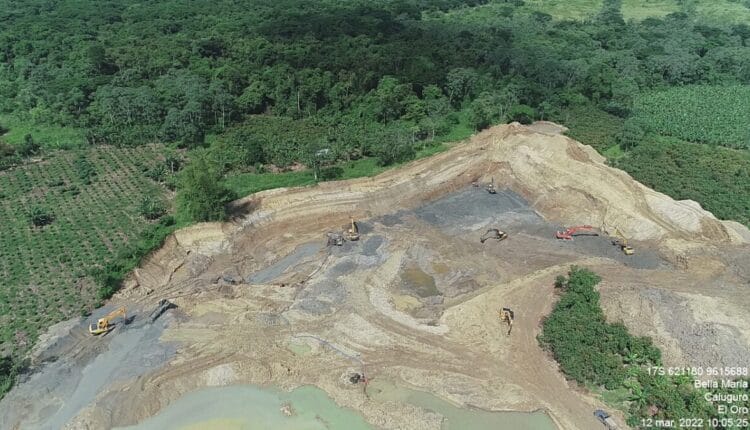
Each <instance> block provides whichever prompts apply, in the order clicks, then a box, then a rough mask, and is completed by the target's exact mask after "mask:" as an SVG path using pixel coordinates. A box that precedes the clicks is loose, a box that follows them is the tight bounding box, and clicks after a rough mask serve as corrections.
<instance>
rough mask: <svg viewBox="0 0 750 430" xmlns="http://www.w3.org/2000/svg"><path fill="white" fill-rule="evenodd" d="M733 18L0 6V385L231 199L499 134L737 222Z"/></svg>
mask: <svg viewBox="0 0 750 430" xmlns="http://www.w3.org/2000/svg"><path fill="white" fill-rule="evenodd" d="M746 16H750V3H749V2H747V1H729V0H716V1H713V0H711V1H709V0H706V1H698V0H674V1H673V0H658V1H653V2H647V4H646V3H643V2H638V1H634V0H625V1H624V2H621V1H620V0H575V1H573V0H571V3H570V4H568V3H566V2H562V1H561V0H548V1H547V0H545V1H536V0H535V1H528V2H524V1H523V0H512V1H508V0H377V1H373V0H367V1H365V0H347V1H340V0H318V1H314V2H313V1H303V0H273V1H272V0H220V1H205V0H191V1H188V0H158V1H157V0H143V1H135V0H118V1H114V0H102V1H97V2H92V1H91V0H54V1H53V0H23V1H20V0H0V184H2V185H3V188H2V189H0V211H2V213H3V214H4V216H5V217H9V218H12V219H13V222H12V223H7V222H5V223H4V227H2V229H3V230H2V233H3V234H2V235H0V256H2V259H0V260H2V261H0V270H1V271H2V274H4V275H5V276H6V279H7V280H9V281H8V282H7V283H8V285H7V288H5V289H4V290H3V291H0V294H1V296H0V297H2V298H3V303H4V305H3V306H0V322H2V330H0V355H6V354H11V355H13V357H14V361H13V362H12V365H9V366H5V365H4V366H2V368H3V369H5V368H8V369H13V371H12V372H11V373H10V374H15V372H17V368H18V366H19V363H20V360H19V359H18V357H20V356H22V354H23V353H24V352H25V351H26V350H28V348H29V347H30V346H31V345H32V344H33V341H34V339H35V338H36V336H37V334H38V332H39V330H41V329H43V328H44V326H45V325H46V324H47V323H48V322H49V321H50V320H55V321H56V320H60V319H63V318H67V317H71V316H73V315H76V314H79V313H83V314H86V313H87V312H88V311H90V310H91V309H92V308H93V307H94V306H96V305H97V304H98V303H99V302H100V301H101V300H103V299H106V298H107V297H109V296H110V295H111V294H112V293H113V292H114V291H116V289H117V288H118V287H119V284H120V282H121V280H122V279H123V276H124V275H125V274H126V273H127V272H128V271H129V270H130V269H132V267H134V266H135V265H136V264H137V263H138V261H139V260H140V258H142V257H143V256H144V255H146V254H147V253H148V252H149V250H150V249H152V248H153V247H154V246H157V245H158V244H159V243H161V241H162V240H163V238H164V237H165V236H166V234H168V233H169V232H170V231H172V230H173V229H174V228H177V227H179V226H182V225H185V224H187V223H190V222H194V221H202V220H214V219H222V218H224V217H225V216H226V210H225V203H226V202H228V201H229V200H230V199H232V198H234V197H237V196H242V195H244V194H247V193H250V192H255V191H258V190H262V189H268V188H273V187H278V186H290V185H310V184H314V183H316V182H318V181H321V180H331V179H337V178H351V177H358V176H365V175H371V174H375V173H377V172H380V171H382V170H383V169H384V168H386V166H392V165H396V164H398V163H400V162H403V161H406V160H409V159H412V158H414V157H419V156H424V155H428V154H430V153H433V152H436V151H439V150H442V149H443V146H442V143H443V142H447V141H452V140H459V139H461V138H464V137H467V136H468V135H470V134H471V133H472V132H474V131H476V130H479V129H482V128H485V127H488V126H490V125H492V124H497V123H502V122H507V121H512V120H516V121H521V122H529V121H532V120H535V119H551V120H555V121H559V122H561V123H563V124H565V125H567V126H568V127H569V128H570V134H571V136H573V137H575V138H578V139H580V140H582V141H583V142H584V143H588V144H591V145H593V146H594V147H595V148H596V149H597V150H599V151H601V152H602V153H603V154H605V155H606V156H607V157H608V158H609V159H610V160H611V162H612V163H613V164H615V165H616V166H618V167H620V168H622V169H624V170H626V171H628V172H630V173H631V174H632V175H634V177H635V178H636V179H638V180H641V181H643V182H644V183H646V184H648V185H649V186H652V187H654V188H655V189H657V190H660V191H663V192H666V193H668V194H670V195H672V196H673V197H675V198H691V199H694V200H697V201H698V202H700V203H701V204H702V205H703V206H704V207H706V208H707V209H709V210H711V211H713V212H714V213H716V214H717V215H718V216H719V217H721V218H728V219H735V220H738V221H740V222H743V223H745V224H748V223H750V207H749V206H748V202H750V173H749V172H750V156H749V155H748V148H749V145H750V129H749V128H748V125H747V119H748V118H750V105H748V98H747V97H746V95H747V86H748V84H750V25H748V23H747V22H746V20H744V17H746ZM730 148H731V149H730ZM50 166H51V167H50ZM717 166H721V167H720V168H717ZM52 167H54V168H52ZM300 169H302V170H300ZM107 216H110V219H117V220H121V221H120V222H118V223H117V225H112V226H107V227H104V226H103V224H102V220H103V219H105V218H106V217H107ZM66 226H75V229H76V231H87V232H90V234H87V235H85V237H72V236H71V235H70V234H68V233H69V232H68V231H67V230H69V228H67V227H66ZM6 229H7V230H8V231H10V230H13V233H12V234H6ZM21 243H29V244H31V245H30V247H29V248H28V252H25V251H24V252H22V251H19V249H20V248H19V247H20V244H21ZM30 254H31V255H30ZM31 257H33V258H31ZM42 271H53V272H51V273H59V276H46V277H43V276H41V275H38V273H41V272H42ZM31 274H34V276H32V275H31ZM29 287H33V289H41V290H43V291H45V292H48V291H54V293H49V294H41V295H36V294H29V293H28V292H27V291H28V290H29ZM73 291H79V292H80V297H81V299H80V301H79V302H75V303H73V299H72V297H73V296H71V294H72V292H73ZM33 309H37V310H39V309H41V311H40V312H37V313H36V314H34V312H33ZM9 315H17V317H10V316H9ZM0 376H2V375H0ZM4 384H5V383H4V382H3V380H0V388H1V387H3V386H4ZM2 391H3V390H2V389H0V393H1V392H2Z"/></svg>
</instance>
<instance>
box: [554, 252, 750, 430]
mask: <svg viewBox="0 0 750 430" xmlns="http://www.w3.org/2000/svg"><path fill="white" fill-rule="evenodd" d="M599 281H600V278H599V276H597V275H596V274H595V273H593V272H591V271H589V270H587V269H583V268H579V267H575V266H574V267H572V268H571V269H570V272H568V276H567V278H565V277H561V276H558V277H557V279H556V280H555V287H556V288H557V290H558V291H560V299H559V301H558V302H557V304H556V305H555V307H554V309H553V311H552V313H551V314H550V315H549V316H548V317H547V318H546V319H545V320H544V322H543V325H542V333H541V335H540V336H539V342H540V344H541V345H542V347H543V348H546V349H547V350H549V351H550V352H551V353H552V355H553V356H554V357H555V360H557V362H558V363H559V364H560V368H561V370H562V371H563V372H564V373H565V374H566V375H567V376H568V377H569V378H570V379H573V380H575V381H576V382H578V383H579V384H581V385H586V386H593V387H594V388H595V389H596V390H597V391H599V392H600V393H601V395H602V397H603V398H609V399H619V401H618V403H617V404H615V405H614V406H616V407H619V408H621V409H623V410H624V411H626V412H627V415H628V425H630V426H632V427H634V428H647V427H648V426H647V425H645V423H646V422H647V421H644V420H647V419H653V420H659V419H664V420H675V422H676V423H677V422H679V421H678V420H679V419H680V418H683V419H697V420H703V423H704V425H703V428H722V429H729V428H738V427H735V423H742V421H741V420H742V419H743V418H746V417H745V416H744V415H743V414H742V413H741V410H740V412H738V413H730V412H727V413H724V414H719V413H718V407H717V405H716V404H712V403H709V402H708V401H706V399H705V393H706V392H705V391H704V390H700V389H696V388H694V384H693V379H692V378H691V377H686V376H684V375H679V376H672V375H669V374H664V375H662V374H660V373H659V372H654V371H653V369H654V367H660V366H661V365H662V362H661V352H660V351H659V349H658V348H656V347H655V346H654V345H653V344H652V342H651V339H649V338H646V337H636V336H632V335H631V334H629V333H628V330H627V329H626V328H625V326H624V325H622V324H612V323H608V322H607V321H606V320H605V317H604V314H603V312H602V309H601V307H600V305H599V293H598V292H597V291H596V289H595V287H596V285H597V284H598V283H599ZM621 391H624V392H625V393H626V395H625V396H624V397H623V396H621V395H620V394H619V393H620V392H621ZM712 393H725V394H729V393H734V394H749V395H750V392H748V390H746V389H720V390H712ZM735 404H737V403H735ZM739 406H740V407H742V406H745V407H748V406H750V402H747V401H740V402H739ZM710 419H718V420H719V421H716V422H715V424H716V425H713V423H712V424H709V423H710V421H709V420H710ZM721 419H725V420H724V421H721ZM726 419H729V420H726Z"/></svg>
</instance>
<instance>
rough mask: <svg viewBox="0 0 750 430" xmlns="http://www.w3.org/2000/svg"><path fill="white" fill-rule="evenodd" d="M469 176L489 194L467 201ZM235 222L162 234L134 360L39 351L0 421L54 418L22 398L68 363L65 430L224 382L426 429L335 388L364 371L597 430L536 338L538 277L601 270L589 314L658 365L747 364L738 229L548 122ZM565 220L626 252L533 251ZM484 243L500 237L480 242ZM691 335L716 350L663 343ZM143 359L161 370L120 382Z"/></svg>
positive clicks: (252, 208) (412, 411) (430, 421)
mask: <svg viewBox="0 0 750 430" xmlns="http://www.w3.org/2000/svg"><path fill="white" fill-rule="evenodd" d="M491 178H494V180H495V183H496V185H497V186H498V188H499V189H501V192H499V193H498V194H495V195H491V194H489V193H487V192H486V191H484V189H483V188H482V187H473V186H472V185H471V184H472V182H475V181H478V182H480V183H486V182H489V181H490V179H491ZM235 212H236V213H237V216H236V218H235V219H234V221H232V222H231V223H226V224H204V225H199V226H195V227H191V228H188V229H185V230H182V231H180V232H177V233H176V234H175V235H174V237H172V238H170V239H169V240H168V242H167V243H166V244H165V246H164V247H163V248H162V249H161V250H159V251H158V252H156V253H155V254H154V255H153V256H152V257H151V258H150V259H149V261H148V262H146V263H145V264H144V265H143V266H142V267H141V268H139V269H138V270H137V271H136V272H135V273H134V275H133V277H132V279H131V280H129V281H128V284H127V287H126V288H125V289H123V291H122V292H121V293H119V294H118V296H117V297H116V298H115V299H114V300H113V303H112V306H115V305H119V304H120V303H128V304H129V306H130V308H131V309H135V310H137V311H139V312H141V315H142V314H143V313H147V312H148V310H150V308H151V307H153V306H154V305H155V304H156V302H158V300H159V299H161V298H168V299H170V300H172V301H174V302H175V303H176V304H177V305H178V309H177V310H174V311H169V313H168V314H167V315H165V317H164V318H165V319H164V321H163V327H161V326H160V328H159V330H160V331H159V337H158V342H157V343H156V344H154V343H149V342H144V343H143V344H136V345H135V346H134V347H132V348H130V346H129V345H130V343H128V344H127V345H128V348H130V349H127V348H123V347H122V345H121V344H122V343H123V342H122V341H120V340H118V339H120V338H121V337H122V335H124V334H126V333H127V331H126V330H123V332H121V333H117V332H115V333H113V336H111V337H110V338H109V339H104V340H101V341H99V340H97V341H92V340H91V339H90V338H88V337H86V336H76V335H68V336H67V337H62V338H59V339H63V340H64V342H57V343H56V344H57V345H59V344H61V343H62V344H65V345H67V347H66V349H63V350H60V351H59V352H60V353H59V354H57V356H58V361H57V363H55V364H54V365H47V366H41V367H40V368H39V373H38V375H40V376H38V377H36V379H33V380H31V381H29V382H27V383H22V384H20V385H19V386H18V387H17V388H16V389H14V391H13V392H11V393H10V394H9V395H8V396H7V397H6V398H5V399H4V400H3V401H2V402H0V416H2V417H3V418H2V420H3V421H2V422H1V423H0V424H2V427H3V428H31V427H33V426H34V425H39V424H44V423H49V421H48V420H49V419H50V417H58V418H59V417H60V416H61V413H60V410H63V409H64V408H68V409H70V408H71V406H69V405H63V403H64V402H61V401H57V402H50V401H44V402H38V401H37V400H38V398H39V397H42V398H44V399H50V398H57V399H64V395H65V393H66V392H65V391H64V390H63V389H62V388H60V387H59V386H57V385H54V384H51V383H50V384H47V385H45V384H44V383H43V382H39V381H44V377H46V376H50V375H59V374H61V373H60V371H59V370H58V371H57V373H54V369H55V368H56V367H55V366H57V367H60V366H63V367H65V368H69V369H70V370H68V371H66V372H63V373H65V375H66V376H65V377H66V378H68V379H67V380H66V381H68V383H69V384H72V385H73V386H77V387H78V388H76V392H85V393H90V392H92V390H93V393H92V394H91V395H90V396H89V400H87V401H86V402H83V403H84V404H82V405H80V407H76V409H77V410H75V411H71V412H70V413H67V412H66V414H65V416H66V417H69V418H70V420H69V421H68V422H69V424H68V426H69V428H107V427H111V426H124V425H132V424H135V423H137V422H139V421H141V420H143V419H144V418H146V417H149V416H151V415H154V414H156V413H158V411H159V410H161V409H162V408H164V407H165V406H166V405H168V404H169V403H171V402H172V401H174V400H175V399H177V398H178V397H180V395H182V394H183V393H186V392H189V391H191V390H194V389H197V388H200V387H205V386H221V385H227V384H239V383H253V384H273V385H277V386H280V387H282V388H285V389H290V388H293V387H297V386H300V385H306V384H310V385H316V386H318V387H320V388H322V389H323V390H325V391H326V392H327V393H328V394H329V395H330V396H331V397H332V398H333V399H334V400H335V402H336V403H338V404H339V405H341V406H345V407H350V408H353V409H355V410H357V411H359V412H360V413H362V414H363V416H364V417H365V418H366V419H367V421H368V422H370V423H371V424H373V425H376V426H378V427H382V428H393V429H396V428H398V429H402V428H409V429H412V428H414V429H417V428H438V427H439V426H440V420H439V419H438V420H436V419H435V414H433V413H431V412H430V411H427V410H425V409H422V408H417V407H414V406H412V405H408V404H402V403H398V402H396V403H394V402H379V401H376V400H374V399H371V398H369V397H368V396H367V395H366V394H365V393H364V392H363V390H362V386H361V385H353V384H351V383H350V382H349V380H348V376H349V375H350V374H351V373H352V372H362V371H363V365H362V363H364V371H365V372H366V373H367V375H368V377H370V378H374V379H382V380H387V381H393V382H395V383H398V384H402V385H405V386H409V387H412V388H416V389H420V390H423V391H429V392H432V393H435V394H436V395H438V396H439V397H441V398H443V399H446V400H448V401H450V402H452V403H454V404H456V405H461V406H466V407H468V406H471V407H475V408H482V409H486V410H498V411H499V410H518V411H533V410H540V409H541V410H544V411H546V412H547V413H548V414H549V415H550V417H552V419H553V420H554V422H555V423H556V424H557V425H558V427H559V428H561V429H598V428H599V423H598V422H597V421H596V420H595V419H594V417H593V415H592V411H593V410H594V409H596V408H607V407H606V405H603V404H602V403H601V402H600V401H598V400H596V399H594V398H592V397H590V396H588V395H587V394H585V391H584V390H581V389H579V388H577V387H575V386H571V385H570V384H569V383H568V382H566V381H565V379H564V378H563V376H562V375H561V374H560V373H559V372H558V369H557V366H556V364H555V363H554V361H552V360H551V359H550V358H549V356H548V355H547V353H545V352H544V351H542V350H541V349H540V348H539V346H538V343H537V341H536V336H537V334H538V333H539V327H540V321H541V319H542V318H543V317H544V315H546V314H547V313H548V312H549V311H550V309H551V307H552V306H553V304H554V301H555V295H554V292H553V282H554V278H555V277H556V276H557V275H560V274H564V273H565V272H566V271H567V269H568V267H569V266H570V265H572V264H576V265H580V266H586V267H590V268H592V269H593V270H595V271H596V272H597V273H599V274H600V275H602V277H603V279H604V282H603V285H602V294H603V302H604V304H605V307H606V311H607V314H608V315H609V316H610V317H611V318H613V319H619V320H623V321H624V322H625V324H626V325H628V327H630V328H631V329H633V330H634V331H636V332H638V333H641V334H650V333H649V332H651V333H655V339H656V342H657V343H658V344H659V345H660V346H662V347H664V348H665V350H666V351H667V354H666V357H667V358H668V360H672V361H673V362H674V365H688V364H690V363H693V362H696V361H699V360H701V359H702V358H701V357H703V355H701V351H709V350H710V351H711V353H712V354H713V358H712V360H714V361H717V362H721V363H731V362H733V361H738V360H745V359H746V358H747V357H748V354H749V351H748V350H749V349H750V348H748V345H750V342H745V343H744V344H743V342H742V341H735V342H732V336H734V339H735V340H736V339H747V336H750V316H748V315H747V314H746V313H743V312H742V311H741V308H742V306H743V302H742V300H746V299H745V298H742V299H739V301H736V302H734V303H732V301H731V300H732V297H734V294H738V293H741V292H742V291H744V290H743V289H746V288H747V286H748V281H749V280H750V274H748V273H747V271H746V270H745V269H744V268H743V265H742V264H741V262H742V261H743V256H745V257H747V256H750V248H749V247H748V245H747V244H746V243H745V242H744V240H743V238H742V235H743V234H746V230H742V227H739V226H736V225H734V224H732V225H729V224H725V223H722V222H720V221H718V220H716V219H715V218H714V217H713V216H712V215H711V214H709V213H707V212H705V211H703V210H701V209H700V207H698V206H697V205H695V204H694V203H691V202H675V201H672V200H671V199H669V198H668V197H666V196H664V195H662V194H659V193H656V192H654V191H652V190H649V189H647V188H645V187H644V186H642V185H640V184H638V183H636V182H634V181H633V180H632V179H631V178H630V177H629V176H628V175H627V174H625V173H623V172H620V171H617V170H615V169H612V168H610V167H608V166H606V165H605V164H604V162H603V160H602V159H601V157H599V156H598V154H596V153H595V152H594V151H593V150H592V149H591V148H588V147H585V146H583V145H581V144H579V143H577V142H574V141H572V140H570V139H568V138H565V137H563V136H559V135H556V134H555V133H554V127H552V128H550V127H547V126H545V127H544V128H543V129H541V130H540V131H534V130H533V129H530V128H525V127H523V126H520V125H508V126H502V127H496V128H493V129H491V130H489V131H486V132H483V133H481V134H479V135H478V136H476V137H475V138H473V139H472V141H470V142H467V143H464V144H460V145H457V146H456V147H455V148H453V149H451V150H450V151H448V152H446V153H443V154H439V155H437V156H435V157H431V158H429V159H426V160H421V161H417V162H414V163H410V164H409V165H407V166H405V167H403V168H400V169H396V170H393V171H389V172H386V173H384V174H382V175H380V176H378V177H376V178H371V179H361V180H354V181H342V182H335V183H324V184H320V185H319V186H315V187H309V188H303V189H283V190H273V191H267V192H263V193H259V194H257V195H254V196H250V197H248V198H246V199H243V200H241V201H239V202H236V203H235ZM349 216H353V217H355V218H356V219H357V220H359V226H360V230H361V233H362V237H361V239H360V240H359V241H358V242H347V243H346V244H345V245H344V246H342V247H333V248H326V247H324V243H325V233H326V232H327V231H340V230H341V229H342V228H344V226H345V225H346V223H347V221H348V219H349ZM586 223H588V224H593V225H596V226H606V227H608V228H614V227H618V228H619V229H620V230H622V231H623V232H625V233H626V234H627V235H628V236H629V237H630V238H632V239H634V240H633V245H634V246H635V247H636V249H637V254H636V255H635V256H633V257H627V256H625V255H623V254H622V253H621V252H619V250H618V249H617V248H615V247H613V246H612V245H611V243H610V240H609V238H607V237H604V236H598V237H580V238H577V239H576V240H575V241H573V242H563V241H557V240H555V239H554V237H553V234H554V231H555V230H556V229H558V228H560V227H562V226H563V225H576V224H586ZM492 227H496V228H500V229H502V230H504V231H507V232H508V233H509V238H508V239H507V240H505V241H502V242H497V241H494V240H490V241H487V242H486V243H484V244H482V243H480V242H479V237H480V236H481V234H482V233H484V231H485V230H486V229H487V228H492ZM738 256H739V257H738ZM744 261H748V260H744ZM744 297H747V295H745V296H744ZM696 303H710V306H713V307H714V308H715V309H716V310H719V309H721V310H722V312H710V311H707V308H706V307H701V306H696ZM503 306H509V307H511V308H513V309H514V311H515V315H516V321H515V326H514V329H513V333H512V334H511V335H510V336H508V335H506V327H505V326H503V325H502V324H501V321H500V320H499V318H498V317H497V312H498V310H499V309H500V308H501V307H503ZM675 308H679V309H680V310H681V313H680V314H679V317H675V315H674V314H673V312H671V311H672V310H674V309H675ZM631 315H637V316H638V318H637V319H636V320H634V319H633V318H631V317H630V316H631ZM670 318H671V319H670ZM691 321H693V322H695V321H699V322H700V324H701V326H702V327H703V328H704V329H705V330H708V331H709V332H710V331H712V330H713V331H714V332H716V333H720V334H722V335H721V336H718V337H716V336H714V337H710V336H705V335H702V334H701V333H697V334H696V333H694V332H690V331H686V330H684V324H686V323H689V322H691ZM81 327H83V326H82V325H81V326H75V327H73V328H72V329H71V328H68V329H67V330H68V331H70V332H71V333H74V334H75V333H77V331H76V330H79V329H81ZM144 327H145V326H144ZM144 327H141V328H139V327H135V326H134V327H133V328H128V330H133V333H140V332H138V331H137V330H146V328H144ZM150 330H152V329H150ZM725 335H726V336H725ZM730 335H732V336H730ZM738 336H739V337H738ZM149 339H150V338H149ZM319 339H322V340H324V341H325V342H321V341H320V340H319ZM717 339H718V340H717ZM331 345H333V346H335V348H333V347H331ZM717 345H719V347H718V348H717ZM154 349H158V350H160V351H162V355H159V357H163V360H161V361H159V360H154V361H151V362H150V363H151V365H150V367H148V366H147V367H146V368H144V369H143V371H140V372H134V373H129V372H128V371H126V370H127V369H130V368H131V367H132V366H138V365H134V364H132V363H134V361H133V357H135V356H137V355H139V354H144V353H148V352H149V351H153V350H154ZM73 350H75V351H77V352H76V353H75V354H74V353H73V352H72V351H73ZM100 354H107V357H108V360H109V361H108V363H110V365H111V366H114V367H115V368H118V369H124V370H122V371H119V372H117V373H116V374H113V376H112V377H111V378H109V380H108V381H107V382H106V383H103V384H101V386H97V387H92V386H91V385H90V384H91V383H90V382H88V380H87V379H86V378H85V375H86V374H87V372H88V371H91V370H92V369H94V370H95V369H97V368H96V367H93V368H92V367H91V366H92V365H95V364H96V363H97V361H96V360H97V357H98V356H99V355H100ZM41 355H44V354H41ZM48 355H49V354H48ZM350 357H357V359H352V358H350ZM745 363H746V362H745ZM738 364H739V363H735V365H738ZM716 365H718V364H716ZM141 367H142V366H141ZM80 375H84V376H83V377H81V376H80ZM35 381H36V382H35ZM34 393H37V394H36V397H35V394H34ZM81 399H83V397H81ZM123 405H127V407H125V406H123ZM56 419H57V418H56ZM620 421H621V420H620Z"/></svg>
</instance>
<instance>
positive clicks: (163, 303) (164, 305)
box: [148, 299, 177, 322]
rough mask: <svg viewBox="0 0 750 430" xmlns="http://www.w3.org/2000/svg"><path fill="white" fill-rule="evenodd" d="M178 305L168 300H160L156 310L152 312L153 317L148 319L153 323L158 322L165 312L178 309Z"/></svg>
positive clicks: (150, 316)
mask: <svg viewBox="0 0 750 430" xmlns="http://www.w3.org/2000/svg"><path fill="white" fill-rule="evenodd" d="M176 307H177V305H176V304H174V303H172V302H170V301H169V300H167V299H161V300H159V303H158V304H157V305H156V309H154V310H153V311H152V312H151V315H149V316H148V318H149V319H150V320H151V322H154V321H156V320H157V319H158V318H159V317H160V316H161V315H162V314H163V313H164V312H166V311H168V310H169V309H173V308H176Z"/></svg>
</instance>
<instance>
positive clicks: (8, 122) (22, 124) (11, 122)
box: [0, 115, 86, 149]
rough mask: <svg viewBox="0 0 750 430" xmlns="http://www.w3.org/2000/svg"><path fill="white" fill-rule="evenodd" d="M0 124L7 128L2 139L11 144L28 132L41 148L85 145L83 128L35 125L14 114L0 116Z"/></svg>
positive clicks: (68, 147)
mask: <svg viewBox="0 0 750 430" xmlns="http://www.w3.org/2000/svg"><path fill="white" fill-rule="evenodd" d="M0 125H2V126H3V127H4V128H6V129H9V130H8V132H7V133H6V134H5V135H4V136H3V140H4V141H5V142H7V143H9V144H11V145H19V144H21V143H22V142H23V140H24V137H25V136H26V135H27V134H30V135H31V136H32V137H33V138H34V141H36V142H38V143H39V144H40V145H41V146H42V148H48V149H72V148H82V147H84V146H86V138H85V137H84V134H83V130H80V129H77V128H73V127H60V126H56V125H37V124H33V123H32V122H30V121H24V120H21V119H18V118H16V117H14V116H9V115H6V116H2V117H0Z"/></svg>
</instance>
